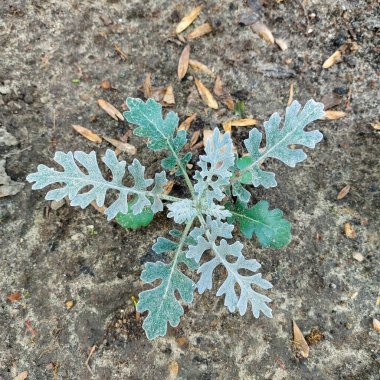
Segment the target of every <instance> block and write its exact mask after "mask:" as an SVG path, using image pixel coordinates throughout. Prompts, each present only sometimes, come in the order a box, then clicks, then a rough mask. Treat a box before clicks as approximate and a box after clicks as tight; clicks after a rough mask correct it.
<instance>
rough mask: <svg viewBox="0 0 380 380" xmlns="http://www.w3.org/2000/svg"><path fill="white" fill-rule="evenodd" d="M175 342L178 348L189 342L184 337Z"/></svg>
mask: <svg viewBox="0 0 380 380" xmlns="http://www.w3.org/2000/svg"><path fill="white" fill-rule="evenodd" d="M175 341H176V343H177V344H178V346H180V347H182V346H184V345H185V344H187V343H188V342H189V341H188V339H187V338H186V337H185V336H180V337H179V338H177V339H176V340H175Z"/></svg>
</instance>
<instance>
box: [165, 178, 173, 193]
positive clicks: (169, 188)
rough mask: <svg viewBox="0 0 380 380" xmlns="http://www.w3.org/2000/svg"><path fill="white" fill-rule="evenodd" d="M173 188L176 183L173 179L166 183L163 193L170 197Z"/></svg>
mask: <svg viewBox="0 0 380 380" xmlns="http://www.w3.org/2000/svg"><path fill="white" fill-rule="evenodd" d="M173 186H174V181H173V180H172V179H171V180H169V181H168V182H166V184H165V185H164V187H163V189H164V192H163V193H164V194H166V195H168V194H169V193H170V192H171V191H172V189H173Z"/></svg>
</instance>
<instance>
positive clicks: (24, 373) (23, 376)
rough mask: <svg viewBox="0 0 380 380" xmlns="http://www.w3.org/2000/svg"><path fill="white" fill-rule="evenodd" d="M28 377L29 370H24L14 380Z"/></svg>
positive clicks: (23, 379) (22, 379)
mask: <svg viewBox="0 0 380 380" xmlns="http://www.w3.org/2000/svg"><path fill="white" fill-rule="evenodd" d="M27 377H28V371H23V372H21V373H19V374H18V375H17V376H16V377H14V378H13V380H25V379H26V378H27Z"/></svg>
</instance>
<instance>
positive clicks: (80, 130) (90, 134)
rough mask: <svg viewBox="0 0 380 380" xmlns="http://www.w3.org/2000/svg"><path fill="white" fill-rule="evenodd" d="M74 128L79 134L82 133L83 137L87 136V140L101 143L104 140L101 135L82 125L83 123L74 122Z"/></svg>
mask: <svg viewBox="0 0 380 380" xmlns="http://www.w3.org/2000/svg"><path fill="white" fill-rule="evenodd" d="M72 128H73V129H74V130H76V131H77V132H78V133H79V134H81V135H82V136H83V137H85V138H86V139H87V140H90V141H92V142H94V143H96V144H100V143H101V142H102V138H101V137H100V136H99V135H97V134H96V133H94V132H92V131H90V130H89V129H87V128H85V127H82V126H81V125H76V124H73V125H72Z"/></svg>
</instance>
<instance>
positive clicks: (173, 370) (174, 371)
mask: <svg viewBox="0 0 380 380" xmlns="http://www.w3.org/2000/svg"><path fill="white" fill-rule="evenodd" d="M178 371H179V365H178V362H176V361H175V360H174V361H173V362H171V363H170V364H169V375H168V377H167V379H168V380H174V379H176V378H177V375H178Z"/></svg>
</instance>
